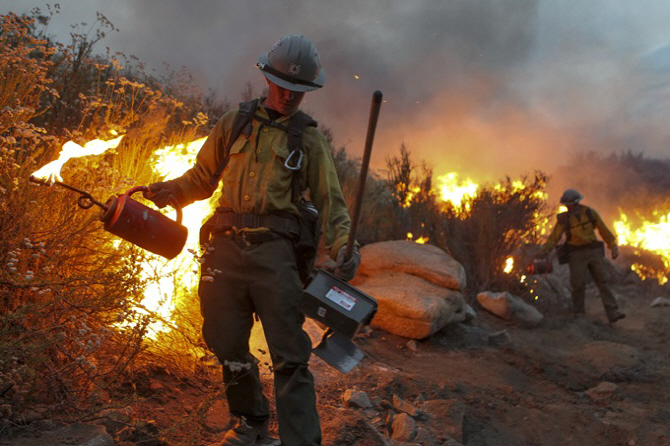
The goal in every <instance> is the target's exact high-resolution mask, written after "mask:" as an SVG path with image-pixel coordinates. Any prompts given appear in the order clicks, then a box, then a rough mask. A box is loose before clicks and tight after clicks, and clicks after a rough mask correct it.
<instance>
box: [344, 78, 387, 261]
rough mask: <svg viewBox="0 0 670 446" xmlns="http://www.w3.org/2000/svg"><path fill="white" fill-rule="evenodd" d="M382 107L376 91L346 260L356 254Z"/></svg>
mask: <svg viewBox="0 0 670 446" xmlns="http://www.w3.org/2000/svg"><path fill="white" fill-rule="evenodd" d="M381 106H382V92H381V91H379V90H376V91H375V92H374V93H373V94H372V105H371V106H370V118H369V119H368V134H367V137H366V138H365V149H364V151H363V162H362V163H361V173H360V176H359V178H358V185H357V187H356V195H355V200H354V207H353V212H352V216H351V228H350V229H349V238H348V240H347V249H346V251H345V252H344V258H345V259H347V260H348V259H350V258H351V255H352V254H353V252H354V244H355V243H356V231H357V230H358V219H359V217H360V215H361V203H362V201H363V191H364V190H365V180H366V178H367V175H368V166H369V165H370V152H372V141H373V140H374V138H375V129H376V128H377V118H378V117H379V109H380V108H381Z"/></svg>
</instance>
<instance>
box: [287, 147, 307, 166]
mask: <svg viewBox="0 0 670 446" xmlns="http://www.w3.org/2000/svg"><path fill="white" fill-rule="evenodd" d="M296 152H297V153H298V162H297V163H296V164H295V165H294V166H291V165H290V164H289V161H290V160H291V158H293V156H294V155H295V154H296ZM304 156H305V155H304V153H302V150H294V151H293V152H291V153H289V154H288V157H286V161H285V162H284V167H286V168H287V169H288V170H300V169H301V168H302V158H303V157H304Z"/></svg>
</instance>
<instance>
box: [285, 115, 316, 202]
mask: <svg viewBox="0 0 670 446" xmlns="http://www.w3.org/2000/svg"><path fill="white" fill-rule="evenodd" d="M308 125H311V126H313V127H316V121H315V120H313V119H312V118H311V117H310V116H309V115H307V114H305V113H303V112H302V111H298V112H297V113H296V114H295V115H293V117H292V118H291V121H290V122H289V128H288V148H289V150H290V151H291V152H290V153H289V155H288V158H286V168H288V169H290V170H292V171H293V179H292V180H291V201H293V203H297V202H298V201H300V169H301V168H302V159H303V153H304V151H303V145H302V134H303V132H304V131H305V128H306V127H307V126H308Z"/></svg>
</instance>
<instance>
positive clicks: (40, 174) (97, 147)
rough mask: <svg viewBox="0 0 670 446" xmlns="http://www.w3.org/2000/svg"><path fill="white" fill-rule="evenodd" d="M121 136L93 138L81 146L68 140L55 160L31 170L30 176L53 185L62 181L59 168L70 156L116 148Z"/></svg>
mask: <svg viewBox="0 0 670 446" xmlns="http://www.w3.org/2000/svg"><path fill="white" fill-rule="evenodd" d="M122 138H123V135H121V136H119V137H118V138H115V139H111V140H108V141H103V140H101V139H94V140H92V141H89V142H87V143H86V144H84V145H83V146H80V145H79V144H77V143H76V142H74V141H68V142H66V143H65V144H63V148H62V149H61V151H60V153H59V154H58V159H57V160H54V161H52V162H50V163H48V164H45V165H44V166H42V167H41V168H39V169H38V170H36V171H35V172H33V173H32V174H31V175H30V178H31V179H33V180H35V181H37V182H40V183H43V184H46V185H48V186H53V184H54V183H55V182H56V181H63V178H62V177H61V176H60V170H61V168H62V167H63V165H64V164H65V163H66V162H67V161H68V160H70V159H71V158H80V157H82V156H90V155H100V154H102V153H104V152H106V151H107V150H109V149H114V148H116V146H118V145H119V143H120V142H121V139H122Z"/></svg>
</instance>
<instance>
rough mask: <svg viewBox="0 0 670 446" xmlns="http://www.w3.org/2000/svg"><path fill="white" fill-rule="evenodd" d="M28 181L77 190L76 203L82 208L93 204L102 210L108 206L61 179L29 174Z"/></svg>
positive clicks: (87, 207)
mask: <svg viewBox="0 0 670 446" xmlns="http://www.w3.org/2000/svg"><path fill="white" fill-rule="evenodd" d="M29 181H30V182H31V183H35V184H40V185H43V186H51V185H52V184H57V185H59V186H61V187H64V188H65V189H69V190H71V191H73V192H77V193H78V194H80V195H81V196H80V197H79V198H77V205H78V206H79V207H80V208H82V209H90V208H91V207H93V205H96V206H100V207H101V208H102V209H104V210H107V209H108V207H107V206H106V205H105V204H103V203H100V202H99V201H97V200H96V199H95V198H93V196H92V195H91V194H89V193H88V192H85V191H83V190H79V189H77V188H76V187H72V186H70V185H69V184H65V183H63V182H62V181H53V182H51V181H50V180H47V179H44V178H38V177H35V176H33V175H31V176H30V178H29Z"/></svg>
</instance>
